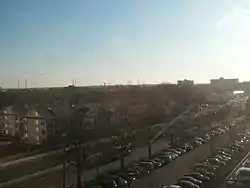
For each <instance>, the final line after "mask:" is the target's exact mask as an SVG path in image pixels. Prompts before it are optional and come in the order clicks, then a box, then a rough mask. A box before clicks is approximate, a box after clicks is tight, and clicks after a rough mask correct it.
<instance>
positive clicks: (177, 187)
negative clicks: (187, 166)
mask: <svg viewBox="0 0 250 188" xmlns="http://www.w3.org/2000/svg"><path fill="white" fill-rule="evenodd" d="M162 188H183V187H181V186H180V185H165V186H163V187H162Z"/></svg>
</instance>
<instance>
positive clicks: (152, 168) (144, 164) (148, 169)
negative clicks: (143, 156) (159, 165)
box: [139, 161, 155, 173]
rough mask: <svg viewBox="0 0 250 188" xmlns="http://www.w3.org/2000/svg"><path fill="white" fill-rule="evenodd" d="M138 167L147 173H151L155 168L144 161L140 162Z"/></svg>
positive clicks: (150, 163) (152, 164)
mask: <svg viewBox="0 0 250 188" xmlns="http://www.w3.org/2000/svg"><path fill="white" fill-rule="evenodd" d="M139 166H140V167H142V168H143V169H145V170H146V171H148V172H149V173H150V172H152V171H153V170H154V168H155V166H154V163H152V162H145V161H142V162H140V163H139Z"/></svg>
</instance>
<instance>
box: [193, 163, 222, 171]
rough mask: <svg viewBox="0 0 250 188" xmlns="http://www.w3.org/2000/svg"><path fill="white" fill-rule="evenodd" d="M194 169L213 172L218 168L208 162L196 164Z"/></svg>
mask: <svg viewBox="0 0 250 188" xmlns="http://www.w3.org/2000/svg"><path fill="white" fill-rule="evenodd" d="M194 168H204V169H206V170H208V171H211V172H215V171H216V170H217V169H218V166H216V165H214V164H211V163H209V162H203V163H196V164H195V166H194Z"/></svg>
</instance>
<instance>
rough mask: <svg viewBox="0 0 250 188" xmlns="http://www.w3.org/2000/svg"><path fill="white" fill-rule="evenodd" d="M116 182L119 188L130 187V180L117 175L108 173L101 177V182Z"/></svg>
mask: <svg viewBox="0 0 250 188" xmlns="http://www.w3.org/2000/svg"><path fill="white" fill-rule="evenodd" d="M103 181H104V182H108V181H110V182H113V181H114V182H115V183H116V184H117V188H128V182H127V181H126V180H124V179H123V178H121V177H120V176H117V175H106V176H104V177H101V180H100V182H103Z"/></svg>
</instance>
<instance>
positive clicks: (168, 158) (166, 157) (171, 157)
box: [155, 153, 178, 163]
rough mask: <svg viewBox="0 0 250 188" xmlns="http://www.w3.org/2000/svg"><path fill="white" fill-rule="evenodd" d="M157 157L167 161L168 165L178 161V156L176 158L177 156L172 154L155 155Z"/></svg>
mask: <svg viewBox="0 0 250 188" xmlns="http://www.w3.org/2000/svg"><path fill="white" fill-rule="evenodd" d="M155 157H156V158H159V159H161V160H163V161H165V162H166V163H169V162H171V161H173V160H174V159H176V158H177V157H178V156H177V157H176V155H174V154H171V153H158V154H157V155H155Z"/></svg>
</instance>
